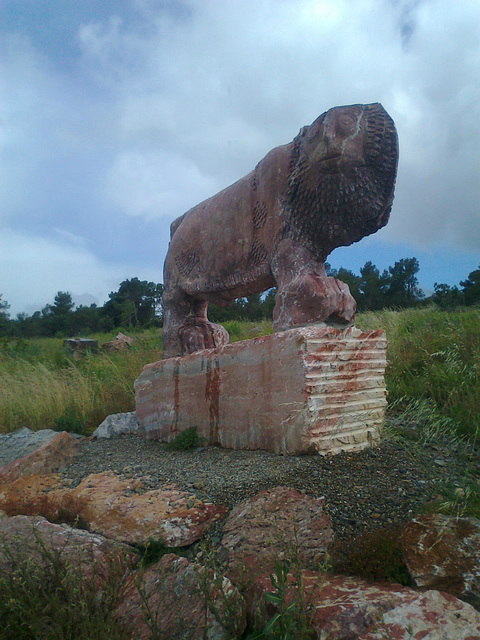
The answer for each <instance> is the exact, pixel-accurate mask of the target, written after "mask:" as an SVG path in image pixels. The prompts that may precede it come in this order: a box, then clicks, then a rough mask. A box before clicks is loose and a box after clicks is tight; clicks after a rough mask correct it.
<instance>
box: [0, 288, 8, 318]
mask: <svg viewBox="0 0 480 640" xmlns="http://www.w3.org/2000/svg"><path fill="white" fill-rule="evenodd" d="M2 298H3V294H2V293H0V318H3V319H4V320H8V317H9V313H8V310H9V309H10V305H9V304H8V302H7V301H6V300H2Z"/></svg>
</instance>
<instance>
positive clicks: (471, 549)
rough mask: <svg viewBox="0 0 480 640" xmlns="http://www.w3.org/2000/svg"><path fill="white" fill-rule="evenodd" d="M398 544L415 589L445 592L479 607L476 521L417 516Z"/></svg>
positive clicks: (479, 542) (479, 530) (479, 538)
mask: <svg viewBox="0 0 480 640" xmlns="http://www.w3.org/2000/svg"><path fill="white" fill-rule="evenodd" d="M401 545H402V552H403V556H404V558H405V562H406V565H407V567H408V570H409V571H410V574H411V576H412V578H413V580H414V582H415V585H416V586H417V587H419V588H422V589H439V590H441V591H447V592H448V593H451V594H453V595H455V596H457V597H459V598H462V600H465V601H467V602H470V603H471V604H474V605H475V606H477V607H479V608H480V520H478V519H477V518H457V517H453V516H446V515H442V514H438V513H435V514H426V515H422V514H421V515H418V516H416V517H415V518H414V519H413V520H411V521H410V522H409V523H408V524H407V525H406V527H405V529H404V531H403V533H402V536H401Z"/></svg>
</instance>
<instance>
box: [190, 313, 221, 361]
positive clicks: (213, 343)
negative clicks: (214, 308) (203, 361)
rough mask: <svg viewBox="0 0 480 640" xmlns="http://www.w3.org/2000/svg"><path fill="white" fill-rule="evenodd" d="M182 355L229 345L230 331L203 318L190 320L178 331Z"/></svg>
mask: <svg viewBox="0 0 480 640" xmlns="http://www.w3.org/2000/svg"><path fill="white" fill-rule="evenodd" d="M178 336H179V339H180V346H181V349H182V355H188V354H189V353H195V351H202V350H203V349H215V348H217V347H221V346H222V345H224V344H228V342H229V341H230V336H229V335H228V331H227V330H226V329H225V328H224V327H222V325H220V324H215V323H213V322H209V321H208V320H203V319H202V318H190V319H188V320H187V322H186V323H185V324H184V325H182V326H181V327H180V328H179V330H178Z"/></svg>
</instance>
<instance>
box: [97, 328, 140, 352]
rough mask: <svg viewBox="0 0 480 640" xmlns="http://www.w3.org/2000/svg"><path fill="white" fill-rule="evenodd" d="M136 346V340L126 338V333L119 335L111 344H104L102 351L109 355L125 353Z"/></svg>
mask: <svg viewBox="0 0 480 640" xmlns="http://www.w3.org/2000/svg"><path fill="white" fill-rule="evenodd" d="M134 344H135V338H130V336H126V335H125V334H124V333H119V334H117V335H116V336H115V338H114V339H113V340H110V342H104V343H103V344H102V350H103V351H106V352H107V353H111V352H115V351H124V350H125V349H129V348H130V347H131V346H132V345H134Z"/></svg>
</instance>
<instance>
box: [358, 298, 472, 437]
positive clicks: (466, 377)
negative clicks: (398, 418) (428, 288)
mask: <svg viewBox="0 0 480 640" xmlns="http://www.w3.org/2000/svg"><path fill="white" fill-rule="evenodd" d="M357 324H358V326H359V327H360V328H362V329H376V328H379V327H383V328H384V329H385V330H386V332H387V338H388V351H387V358H388V368H387V373H386V382H387V389H388V393H389V402H390V405H394V403H397V404H396V405H394V406H396V408H397V410H399V409H402V408H404V407H405V405H408V404H409V403H411V402H412V401H417V402H419V403H421V402H422V401H427V404H428V406H429V407H430V410H432V411H433V412H434V413H435V414H436V416H437V418H436V419H437V421H440V422H442V424H443V426H444V427H445V425H446V422H448V423H449V428H450V429H452V430H453V431H454V432H456V435H457V436H460V437H467V438H468V439H470V440H471V441H473V442H476V441H478V438H479V435H480V309H478V308H477V309H469V310H465V311H453V312H446V311H438V310H437V309H436V308H434V307H432V308H425V309H408V310H405V311H380V312H377V313H373V312H370V313H365V314H361V315H359V317H358V322H357ZM402 403H403V406H402ZM418 407H420V405H418Z"/></svg>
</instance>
